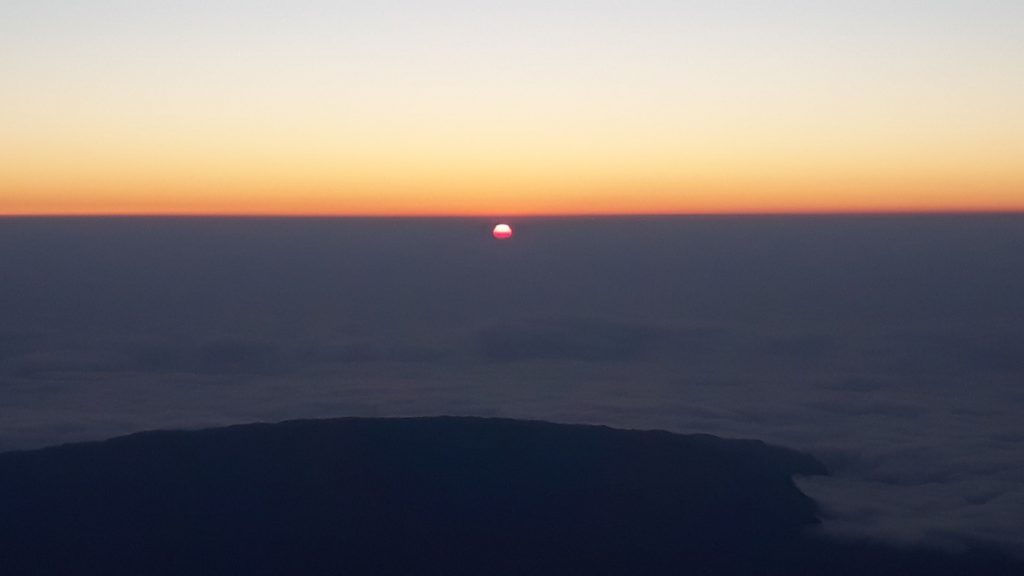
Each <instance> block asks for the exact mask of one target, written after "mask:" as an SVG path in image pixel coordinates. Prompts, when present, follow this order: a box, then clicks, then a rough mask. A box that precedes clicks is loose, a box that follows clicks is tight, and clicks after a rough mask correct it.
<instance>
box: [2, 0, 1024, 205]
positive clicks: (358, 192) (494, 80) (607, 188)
mask: <svg viewBox="0 0 1024 576" xmlns="http://www.w3.org/2000/svg"><path fill="white" fill-rule="evenodd" d="M229 4H230V2H219V3H218V2H214V3H209V2H207V3H199V2H183V3H181V4H180V5H175V6H176V8H172V7H170V6H171V5H170V4H168V5H164V4H160V5H158V6H148V7H147V5H141V6H133V7H130V8H125V7H124V6H123V5H121V4H120V3H117V2H111V1H106V0H100V1H98V2H96V3H94V4H91V5H90V6H89V7H83V6H81V5H79V4H74V3H65V4H61V3H60V2H50V1H47V2H27V1H23V0H12V1H11V2H9V3H5V4H4V5H3V7H0V65H2V66H3V69H4V70H5V74H4V75H3V76H2V77H0V214H313V215H332V214H338V215H419V214H430V215H444V214H452V215H470V214H472V215H487V216H499V215H515V214H589V213H602V214H609V213H708V212H712V213H722V212H725V213H730V212H740V213H752V212H753V213H756V212H837V211H838V212H887V211H900V212H905V211H1004V210H1005V211H1011V210H1012V211H1018V210H1024V162H1022V161H1021V160H1020V159H1021V158H1024V106H1021V105H1020V102H1024V77H1022V72H1021V71H1022V70H1024V40H1022V39H1021V36H1020V35H1019V34H1018V33H1017V32H1018V31H1017V30H1016V27H1015V26H1013V25H1011V23H1012V22H1019V21H1021V19H1020V18H1021V17H1024V8H1019V7H1017V6H1018V4H1016V3H998V2H984V1H983V2H980V3H978V2H974V3H970V2H954V1H951V2H947V3H944V4H943V5H942V6H936V7H934V9H933V10H932V11H931V12H930V13H929V14H927V15H922V14H920V13H918V11H916V10H914V9H913V6H912V3H909V2H901V1H899V0H897V1H894V2H887V3H872V2H867V3H864V2H858V3H854V2H837V3H831V4H829V6H828V7H823V6H821V5H820V4H821V3H810V2H794V3H793V5H792V6H790V5H789V4H786V5H784V6H782V5H780V6H776V7H775V8H772V9H768V8H766V7H764V6H761V7H758V6H757V5H748V4H743V3H729V2H726V3H724V4H723V3H721V2H693V3H684V4H685V5H679V6H676V5H672V4H666V3H663V2H646V1H640V2H638V3H637V4H636V5H631V6H630V7H629V8H628V9H627V8H625V7H622V6H618V5H612V4H608V3H597V4H595V5H594V7H593V8H591V9H588V10H586V11H583V10H581V9H580V8H579V7H578V5H577V4H573V3H568V2H562V1H560V0H555V1H553V2H549V3H540V2H532V1H527V2H523V3H520V4H517V5H516V6H514V7H508V6H506V7H500V5H495V6H494V7H491V8H487V9H482V8H481V9H477V10H472V11H470V10H468V9H467V7H466V5H464V4H462V3H459V2H454V1H433V0H432V1H426V2H419V3H412V2H401V1H400V2H396V3H395V5H394V6H390V5H389V6H390V8H389V7H362V8H353V7H351V6H338V5H337V4H336V3H330V2H324V1H319V0H302V1H297V2H296V3H294V4H289V5H288V6H287V7H285V6H284V5H283V4H282V5H281V6H279V7H276V8H275V7H261V8H259V9H251V10H245V11H237V10H234V11H233V10H230V9H229V8H230V6H229ZM58 5H60V6H61V7H63V9H61V10H58V9H56V7H57V6H58Z"/></svg>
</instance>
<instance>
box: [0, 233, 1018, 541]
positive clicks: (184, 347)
mask: <svg viewBox="0 0 1024 576" xmlns="http://www.w3.org/2000/svg"><path fill="white" fill-rule="evenodd" d="M513 223H514V224H516V226H517V230H516V232H517V234H516V237H515V238H514V239H513V240H510V241H506V242H497V241H495V240H493V239H492V238H491V237H490V235H489V227H490V225H492V224H493V223H492V222H488V221H486V220H466V219H450V220H447V219H436V220H415V219H407V220H403V219H396V220H381V219H349V220H345V219H342V220H332V219H322V220H317V219H314V220H288V219H237V220H221V219H80V220H79V219H67V220H60V219H56V220H48V219H6V220H0V264H2V268H3V278H2V281H0V450H10V449H21V448H32V447H39V446H45V445H50V444H55V443H61V442H68V441H78V440H88V439H98V438H105V437H110V436H114V435H118V434H123V433H128V432H133V431H137V430H142V429H152V428H169V427H203V426H211V425H220V424H229V423H239V422H250V421H273V420H283V419H291V418H313V417H333V416H408V415H435V414H457V415H482V416H505V417H516V418H535V419H544V420H552V421H558V422H586V423H597V424H606V425H610V426H617V427H629V428H660V429H666V430H672V431H677V432H709V433H713V434H718V435H722V436H731V437H749V438H758V439H762V440H765V441H769V442H773V443H778V444H782V445H787V446H790V447H794V448H799V449H803V450H806V451H808V452H810V453H813V454H815V455H816V456H817V457H819V458H820V459H821V460H822V461H823V462H824V463H825V464H826V465H827V466H828V467H829V468H830V470H831V471H832V476H830V477H827V478H804V479H800V480H799V483H800V486H801V488H802V489H804V490H805V491H806V492H807V493H808V494H810V495H811V496H812V497H814V498H815V499H817V500H818V501H819V503H820V504H821V506H822V514H823V516H824V518H825V522H824V524H823V528H822V529H823V530H824V531H826V532H829V533H834V534H842V535H855V536H869V537H874V538H884V539H887V540H893V541H898V542H904V543H929V544H934V545H939V546H948V547H957V546H961V545H964V544H967V543H970V542H973V541H983V542H988V543H991V542H995V543H999V544H1001V545H1003V546H1005V547H1007V548H1009V549H1015V550H1018V551H1021V550H1024V527H1022V526H1021V524H1020V522H1019V519H1020V518H1024V442H1022V441H1024V421H1022V420H1021V418H1020V417H1019V413H1020V410H1021V409H1022V408H1024V386H1022V384H1024V298H1021V297H1020V295H1021V294H1024V251H1021V250H1020V247H1021V246H1024V217H1021V216H960V217H952V216H918V217H910V216H906V217H866V216H865V217H815V218H810V217H805V218H793V217H757V218H741V217H735V218H724V217H721V218H716V217H704V218H668V217H665V218H596V219H525V220H520V221H518V222H513Z"/></svg>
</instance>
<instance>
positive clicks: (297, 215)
mask: <svg viewBox="0 0 1024 576" xmlns="http://www.w3.org/2000/svg"><path fill="white" fill-rule="evenodd" d="M835 216H851V217H857V216H861V217H884V216H1024V208H1019V209H1008V210H1006V209H1004V210H999V209H956V210H954V209H945V210H943V209H935V210H927V209H925V210H921V209H906V210H791V211H783V210H780V211H708V212H583V211H581V212H518V213H517V212H510V213H500V212H496V213H476V212H473V213H460V212H451V213H443V212H421V213H395V214H386V213H358V212H350V213H345V212H336V213H322V212H30V213H19V212H11V213H4V212H0V218H3V219H47V218H53V219H88V218H106V219H119V218H124V219H128V218H142V219H150V218H152V219H157V218H171V219H184V218H196V219H202V218H210V219H215V218H223V219H296V220H306V219H308V220H316V219H324V220H328V219H365V220H374V219H379V220H391V219H420V220H428V219H439V220H441V219H489V220H500V219H516V218H520V219H526V218H657V217H664V218H688V217H692V218H700V217H808V218H813V217H835Z"/></svg>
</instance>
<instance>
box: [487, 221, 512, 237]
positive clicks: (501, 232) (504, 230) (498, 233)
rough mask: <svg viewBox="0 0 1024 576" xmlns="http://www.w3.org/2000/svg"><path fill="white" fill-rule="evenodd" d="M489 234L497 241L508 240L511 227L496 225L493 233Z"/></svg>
mask: <svg viewBox="0 0 1024 576" xmlns="http://www.w3.org/2000/svg"><path fill="white" fill-rule="evenodd" d="M491 234H493V235H494V237H495V238H497V239H498V240H508V239H509V238H511V237H512V227H511V226H509V225H508V224H498V225H497V226H495V227H494V231H493V232H491Z"/></svg>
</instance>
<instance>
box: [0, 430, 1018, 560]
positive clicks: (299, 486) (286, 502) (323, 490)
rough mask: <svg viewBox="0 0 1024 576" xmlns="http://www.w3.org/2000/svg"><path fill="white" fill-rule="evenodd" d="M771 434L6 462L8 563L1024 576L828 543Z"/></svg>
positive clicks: (809, 462) (185, 448) (1, 468)
mask: <svg viewBox="0 0 1024 576" xmlns="http://www.w3.org/2000/svg"><path fill="white" fill-rule="evenodd" d="M824 473H825V470H824V467H823V466H822V465H821V464H820V463H818V462H817V461H816V460H815V459H813V458H812V457H810V456H806V455H803V454H800V453H797V452H793V451H790V450H786V449H782V448H775V447H771V446H767V445H765V444H762V443H760V442H755V441H739V440H723V439H719V438H716V437H712V436H704V435H701V436H680V435H673V434H668V433H663V432H638V431H623V430H613V429H609V428H603V427H590V426H568V425H556V424H547V423H541V422H524V421H513V420H499V419H475V418H423V419H337V420H320V421H293V422H285V423H281V424H273V425H267V424H254V425H245V426H233V427H229V428H221V429H212V430H203V431H196V432H148V433H141V434H134V435H131V436H126V437H122V438H117V439H114V440H109V441H106V442H98V443H88V444H75V445H66V446H60V447H54V448H48V449H43V450H36V451H29V452H10V453H5V454H0V568H2V570H0V572H2V573H4V574H26V575H27V574H76V575H78V576H87V575H90V574H104V575H112V574H132V575H157V574H189V575H196V574H220V575H223V574H246V575H250V574H303V575H313V574H346V575H348V574H530V575H542V574H559V575H562V574H624V575H627V574H628V575H630V576H633V575H638V574H900V575H912V574H927V575H929V576H935V575H942V574H988V575H993V574H1022V573H1024V566H1022V565H1020V564H1014V562H1013V561H1012V560H1010V559H1007V558H1004V557H1001V556H999V555H997V554H995V553H989V552H985V551H971V552H966V553H961V554H951V553H950V554H946V553H939V552H934V551H924V550H898V549H894V548H888V547H884V546H881V545H875V544H865V543H861V544H853V543H839V542H834V541H829V540H825V539H821V538H818V537H815V536H813V535H811V534H809V532H811V533H813V526H814V525H815V524H816V523H817V519H816V516H815V506H814V503H813V502H812V501H811V500H810V499H808V498H807V497H806V496H804V495H803V494H802V493H801V492H800V491H799V490H798V489H797V488H796V487H795V485H794V484H793V482H792V479H791V477H792V476H793V475H794V474H824Z"/></svg>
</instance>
